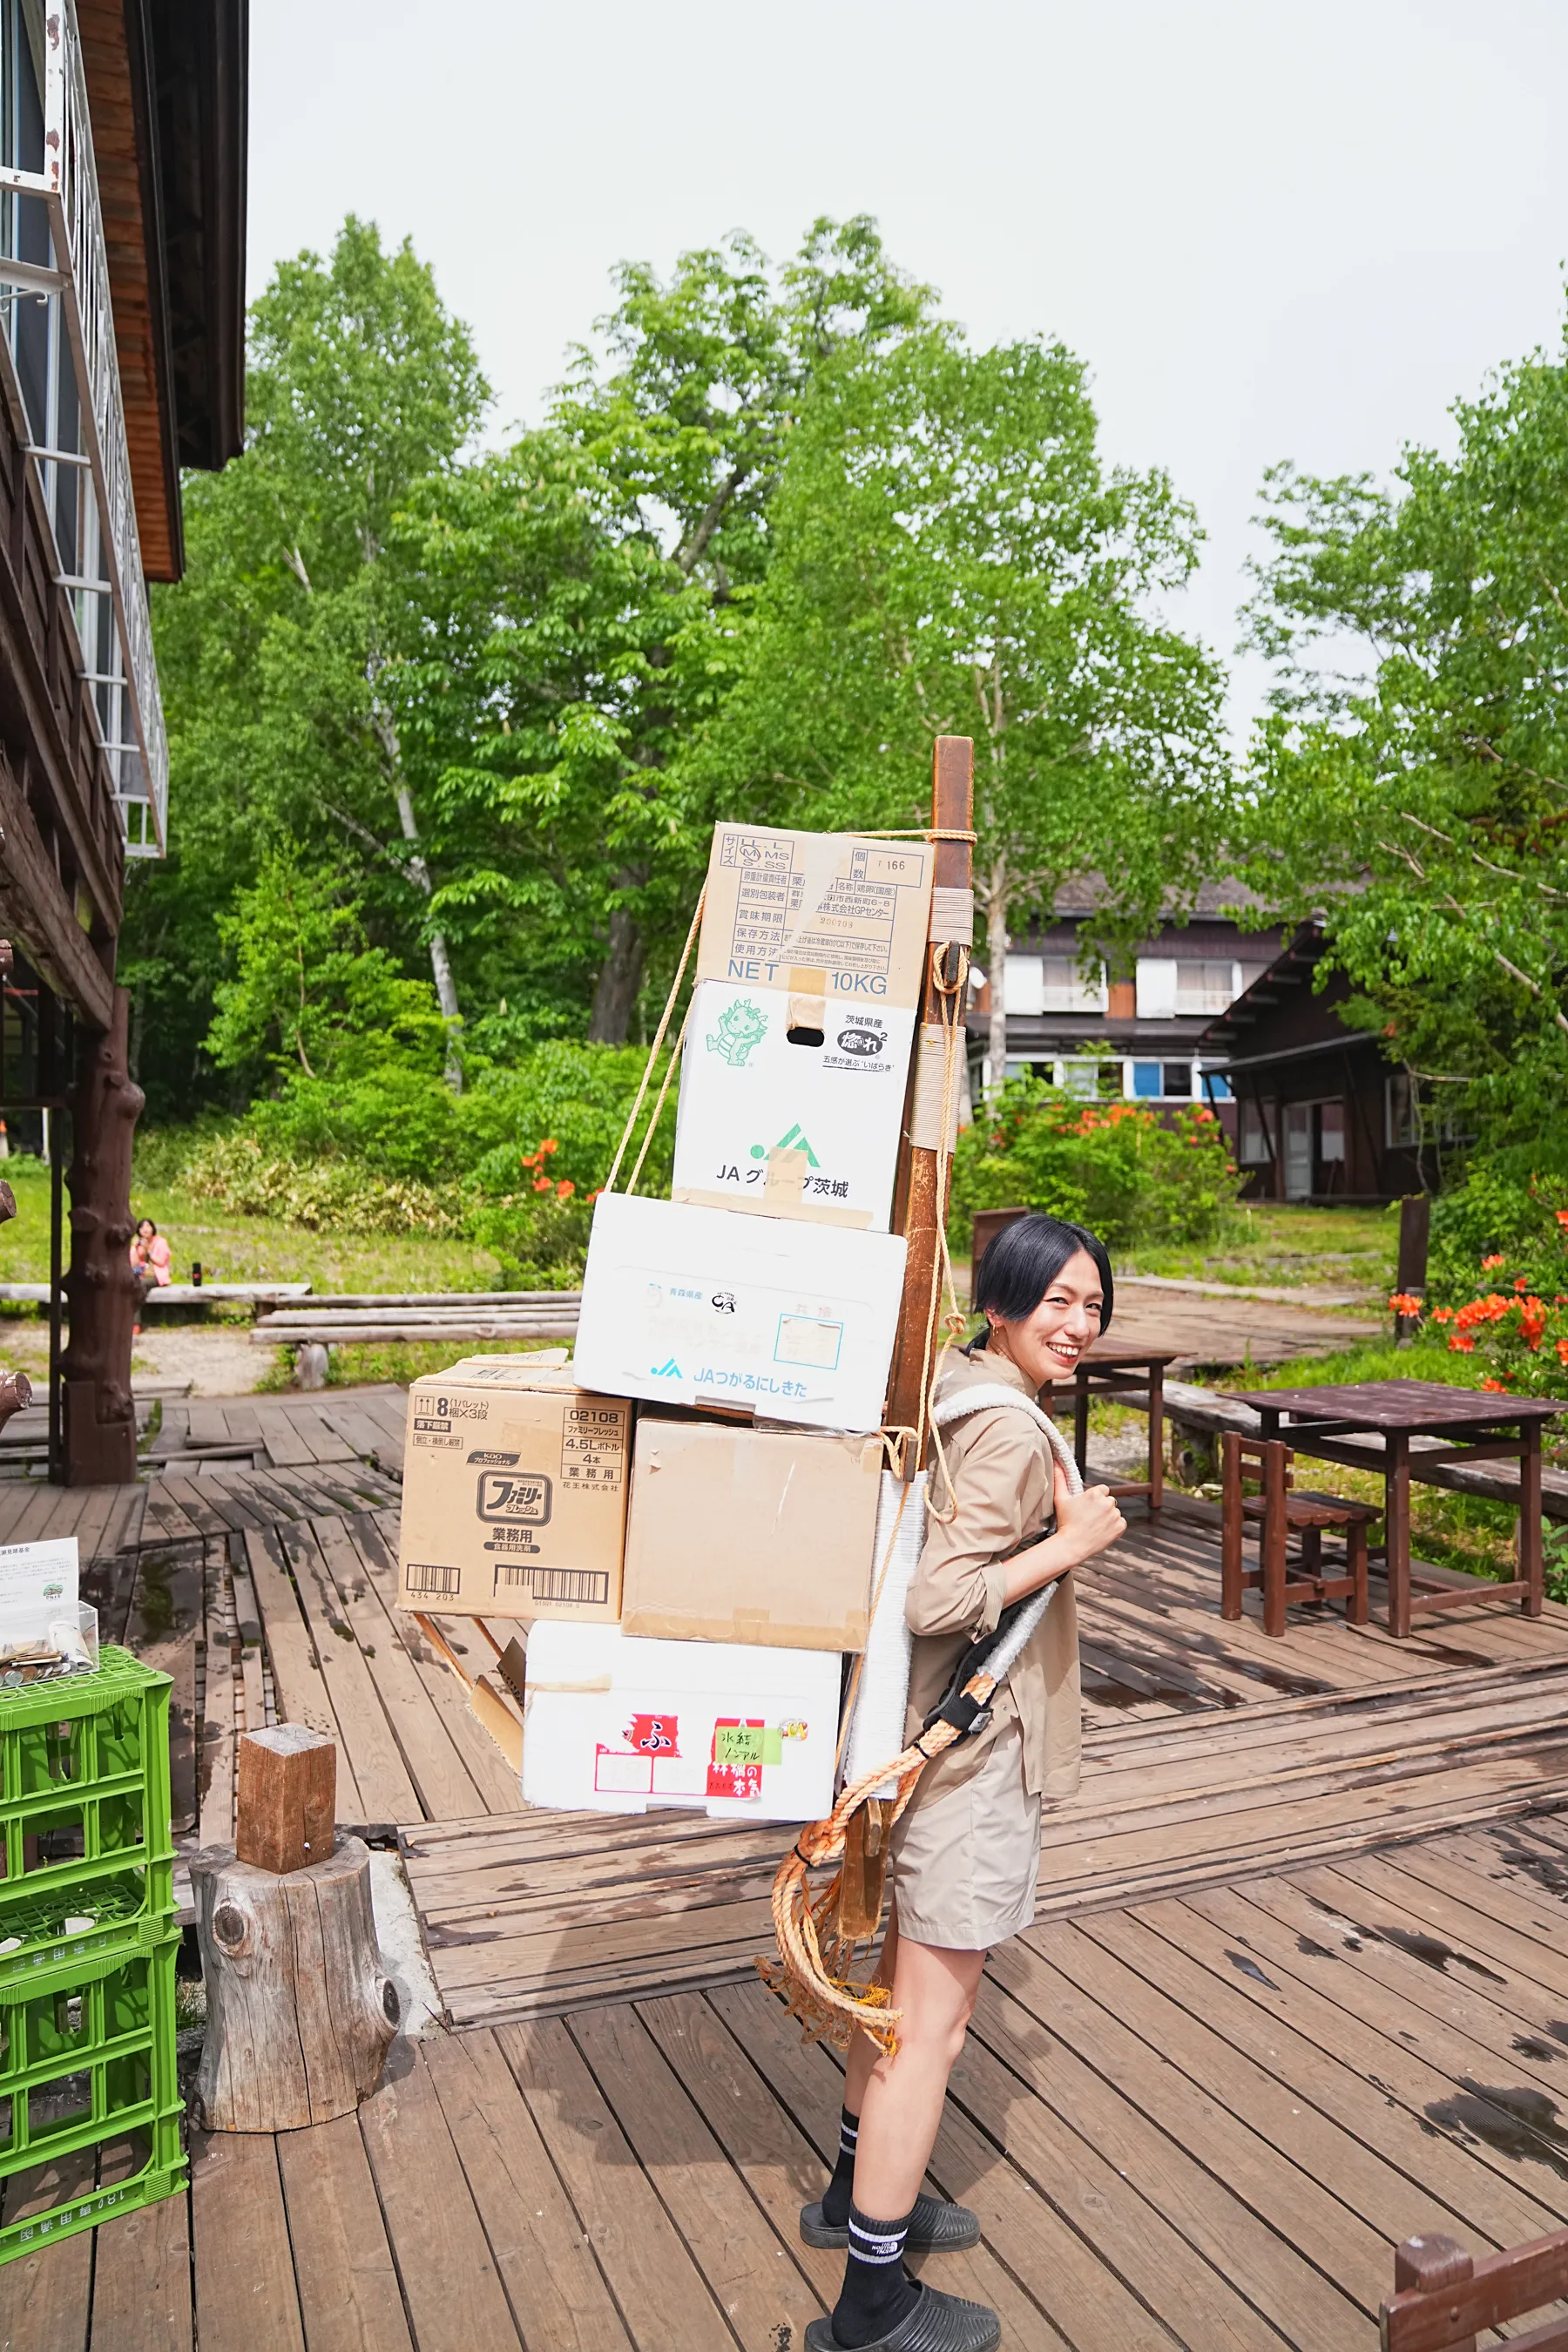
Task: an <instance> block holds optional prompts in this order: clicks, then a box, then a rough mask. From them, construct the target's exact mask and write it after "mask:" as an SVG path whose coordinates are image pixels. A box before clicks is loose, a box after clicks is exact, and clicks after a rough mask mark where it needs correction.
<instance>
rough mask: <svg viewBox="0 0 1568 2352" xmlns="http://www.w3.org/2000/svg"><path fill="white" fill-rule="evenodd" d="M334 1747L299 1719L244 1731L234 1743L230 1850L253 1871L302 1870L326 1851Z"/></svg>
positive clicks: (333, 1799) (333, 1809) (333, 1813)
mask: <svg viewBox="0 0 1568 2352" xmlns="http://www.w3.org/2000/svg"><path fill="white" fill-rule="evenodd" d="M337 1801H338V1751H337V1749H336V1748H335V1747H334V1746H333V1744H332V1742H331V1740H330V1739H329V1738H327V1736H326V1734H325V1732H322V1731H310V1730H308V1729H307V1727H305V1725H304V1724H302V1723H279V1724H275V1725H274V1726H273V1727H271V1729H270V1730H267V1731H247V1733H246V1734H245V1736H244V1737H243V1738H242V1739H241V1740H240V1743H239V1786H238V1791H237V1809H236V1818H235V1839H234V1850H235V1853H236V1854H237V1856H238V1858H239V1860H240V1861H241V1862H249V1863H254V1864H255V1865H256V1867H257V1869H258V1870H270V1871H273V1872H282V1871H289V1870H304V1869H307V1868H308V1867H309V1865H310V1864H311V1863H313V1862H321V1861H324V1860H325V1858H326V1857H327V1855H328V1854H330V1853H331V1850H332V1824H333V1822H334V1821H335V1820H336V1819H337Z"/></svg>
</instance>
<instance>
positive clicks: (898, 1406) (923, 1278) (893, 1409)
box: [888, 735, 1001, 1475]
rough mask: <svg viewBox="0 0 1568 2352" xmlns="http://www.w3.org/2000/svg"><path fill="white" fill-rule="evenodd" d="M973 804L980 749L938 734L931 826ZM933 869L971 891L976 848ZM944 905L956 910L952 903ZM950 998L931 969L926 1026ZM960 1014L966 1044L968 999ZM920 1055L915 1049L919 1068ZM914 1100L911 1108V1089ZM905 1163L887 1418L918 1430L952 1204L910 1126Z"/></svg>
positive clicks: (963, 824)
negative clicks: (900, 1278) (899, 1289)
mask: <svg viewBox="0 0 1568 2352" xmlns="http://www.w3.org/2000/svg"><path fill="white" fill-rule="evenodd" d="M973 805H974V745H973V742H972V741H971V740H970V738H969V737H968V736H967V735H939V736H938V737H937V739H936V742H935V745H934V747H933V751H932V760H931V825H932V828H933V829H934V830H941V831H948V832H955V833H967V832H968V830H969V829H970V826H971V824H972V823H973ZM934 870H935V877H936V887H937V888H938V889H939V890H952V891H965V892H966V891H968V890H969V888H970V887H971V882H972V877H973V845H972V844H971V843H969V842H967V841H939V842H938V843H937V844H936V856H935V861H934ZM945 903H946V904H947V905H948V906H950V907H951V905H952V901H951V900H949V901H947V902H945ZM939 921H940V919H939V918H937V917H934V916H933V919H932V925H931V928H932V929H933V930H936V929H938V928H939ZM958 928H960V927H959V926H958V925H957V924H956V923H954V922H952V920H951V919H949V922H948V923H947V924H946V925H943V926H942V938H943V943H945V942H946V940H947V939H948V938H949V937H950V934H951V930H952V929H958ZM963 944H967V942H964V943H963ZM948 961H950V962H954V961H956V949H955V948H950V950H949V955H948ZM1000 978H1001V975H1000V973H997V974H995V975H994V984H999V983H1000ZM944 1001H945V1000H944V998H943V995H942V991H941V989H940V988H939V987H938V986H937V984H936V982H935V980H934V979H933V978H932V976H931V972H930V971H929V968H928V971H927V976H926V987H925V996H924V1002H923V1003H922V1007H921V1021H922V1023H928V1024H940V1023H941V1021H942V1012H943V1004H944ZM958 1017H959V1023H960V1030H961V1040H962V1027H963V1003H962V1002H961V1003H960V1005H959V1009H958ZM919 1056H920V1048H919V1046H918V1045H917V1047H916V1063H917V1068H918V1064H919ZM909 1099H910V1106H911V1107H912V1104H913V1099H914V1090H913V1087H911V1089H910V1098H909ZM898 1193H899V1197H898V1199H897V1201H896V1202H895V1205H894V1218H893V1223H894V1225H895V1227H896V1229H897V1230H898V1231H900V1232H901V1233H902V1234H903V1235H904V1237H905V1239H906V1241H907V1242H908V1244H909V1255H908V1256H907V1258H906V1260H905V1265H904V1295H903V1303H902V1305H901V1307H900V1311H899V1338H898V1345H897V1347H896V1349H895V1350H894V1354H893V1373H892V1381H891V1383H890V1386H889V1394H888V1421H889V1424H900V1425H902V1426H904V1427H912V1426H913V1425H915V1424H916V1423H918V1422H919V1420H920V1417H921V1381H922V1379H924V1378H929V1372H928V1371H927V1370H926V1352H927V1343H928V1341H929V1342H930V1343H931V1364H932V1366H934V1364H935V1361H936V1350H937V1347H938V1345H939V1344H940V1341H939V1338H938V1335H937V1331H936V1325H937V1318H938V1312H939V1309H940V1307H941V1303H942V1301H941V1283H940V1272H941V1255H940V1253H939V1250H938V1247H937V1236H938V1234H939V1231H940V1229H941V1226H942V1220H943V1218H944V1217H945V1216H946V1214H947V1202H946V1201H945V1199H939V1198H938V1197H937V1154H936V1153H935V1151H934V1150H923V1149H920V1148H917V1147H916V1146H915V1144H914V1143H913V1142H911V1141H910V1139H909V1137H908V1131H907V1129H906V1139H905V1142H904V1146H903V1150H902V1151H901V1153H900V1183H899V1187H898ZM912 1455H913V1449H912V1448H911V1449H910V1453H909V1454H906V1457H905V1459H906V1467H907V1471H908V1473H909V1475H912V1474H913V1473H914V1472H915V1471H916V1470H918V1469H920V1468H921V1466H922V1464H921V1462H919V1461H916V1460H914V1459H913V1458H912Z"/></svg>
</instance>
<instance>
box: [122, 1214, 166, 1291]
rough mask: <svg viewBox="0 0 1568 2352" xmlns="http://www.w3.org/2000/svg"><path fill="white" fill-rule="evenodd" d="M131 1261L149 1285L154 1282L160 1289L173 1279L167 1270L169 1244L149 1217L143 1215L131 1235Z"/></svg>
mask: <svg viewBox="0 0 1568 2352" xmlns="http://www.w3.org/2000/svg"><path fill="white" fill-rule="evenodd" d="M131 1263H132V1265H133V1266H134V1267H135V1269H136V1271H137V1273H138V1274H139V1275H140V1276H142V1281H143V1282H144V1283H146V1284H147V1285H148V1286H152V1285H153V1284H156V1285H157V1286H158V1287H159V1288H160V1289H162V1288H163V1285H164V1284H165V1283H168V1282H171V1281H173V1279H174V1276H172V1275H171V1273H170V1271H169V1244H168V1243H167V1242H166V1241H165V1240H164V1239H163V1234H161V1233H160V1232H159V1231H158V1228H157V1226H156V1225H155V1224H154V1223H153V1220H152V1218H151V1217H143V1218H142V1222H141V1223H140V1224H139V1225H138V1226H137V1228H136V1231H135V1233H134V1234H132V1241H131Z"/></svg>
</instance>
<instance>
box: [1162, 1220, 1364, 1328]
mask: <svg viewBox="0 0 1568 2352" xmlns="http://www.w3.org/2000/svg"><path fill="white" fill-rule="evenodd" d="M1398 1255H1399V1211H1398V1208H1397V1205H1396V1206H1394V1207H1393V1208H1388V1209H1349V1208H1347V1209H1308V1208H1297V1207H1295V1206H1294V1205H1292V1204H1291V1203H1289V1202H1282V1201H1264V1202H1258V1203H1256V1204H1249V1203H1247V1202H1244V1203H1243V1204H1242V1206H1241V1207H1240V1208H1238V1209H1237V1211H1236V1213H1235V1218H1234V1221H1233V1223H1232V1225H1231V1228H1230V1230H1229V1232H1228V1233H1226V1235H1225V1236H1224V1238H1223V1239H1221V1240H1218V1241H1213V1242H1201V1243H1187V1242H1181V1243H1178V1242H1172V1243H1154V1244H1151V1245H1150V1246H1149V1247H1147V1248H1137V1249H1131V1250H1123V1251H1122V1252H1121V1253H1120V1255H1119V1257H1118V1261H1117V1263H1118V1265H1119V1267H1120V1269H1121V1272H1122V1273H1124V1274H1163V1275H1170V1276H1174V1277H1177V1278H1178V1279H1179V1278H1181V1277H1183V1276H1185V1277H1186V1279H1187V1280H1189V1281H1194V1282H1235V1283H1242V1284H1247V1285H1255V1284H1261V1285H1262V1286H1264V1287H1265V1288H1269V1289H1275V1288H1289V1289H1298V1288H1311V1289H1330V1290H1338V1291H1342V1292H1343V1293H1344V1294H1345V1295H1346V1296H1347V1297H1348V1296H1351V1295H1354V1296H1356V1297H1366V1298H1368V1299H1372V1298H1375V1299H1376V1300H1377V1303H1378V1304H1379V1306H1381V1305H1382V1304H1383V1302H1384V1299H1386V1297H1388V1294H1389V1292H1390V1291H1391V1290H1392V1289H1393V1287H1394V1265H1395V1262H1396V1260H1397V1257H1398Z"/></svg>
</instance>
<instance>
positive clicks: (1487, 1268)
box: [1481, 1250, 1508, 1274]
mask: <svg viewBox="0 0 1568 2352" xmlns="http://www.w3.org/2000/svg"><path fill="white" fill-rule="evenodd" d="M1507 1264H1508V1260H1507V1259H1506V1258H1505V1257H1504V1255H1503V1254H1502V1252H1501V1250H1499V1251H1497V1252H1496V1253H1495V1255H1493V1256H1491V1257H1484V1258H1482V1260H1481V1272H1482V1273H1483V1274H1489V1273H1490V1272H1491V1270H1492V1268H1493V1266H1494V1265H1507Z"/></svg>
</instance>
